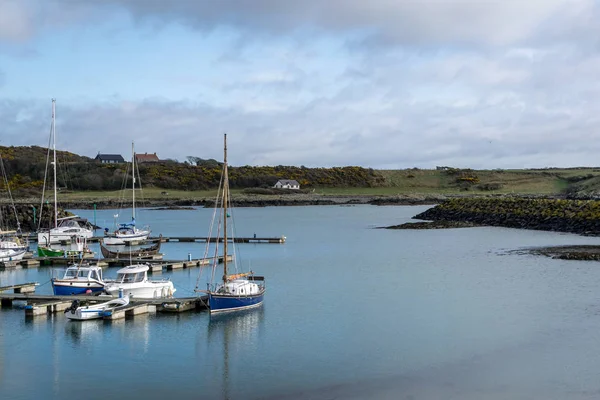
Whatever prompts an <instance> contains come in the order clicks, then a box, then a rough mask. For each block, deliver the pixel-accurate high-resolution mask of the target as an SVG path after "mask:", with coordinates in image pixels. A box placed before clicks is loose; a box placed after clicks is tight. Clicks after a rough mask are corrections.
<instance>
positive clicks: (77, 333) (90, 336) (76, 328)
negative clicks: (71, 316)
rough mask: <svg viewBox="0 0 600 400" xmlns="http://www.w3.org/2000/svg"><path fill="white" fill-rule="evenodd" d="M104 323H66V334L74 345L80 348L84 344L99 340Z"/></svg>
mask: <svg viewBox="0 0 600 400" xmlns="http://www.w3.org/2000/svg"><path fill="white" fill-rule="evenodd" d="M103 325H104V321H102V320H101V319H99V320H90V321H71V320H68V321H66V323H65V328H64V330H65V333H66V334H67V337H68V338H69V339H70V340H71V343H73V344H74V345H77V346H80V345H81V344H82V342H84V343H85V342H90V341H95V340H97V339H98V336H99V335H101V333H100V330H101V329H103V328H104V326H103Z"/></svg>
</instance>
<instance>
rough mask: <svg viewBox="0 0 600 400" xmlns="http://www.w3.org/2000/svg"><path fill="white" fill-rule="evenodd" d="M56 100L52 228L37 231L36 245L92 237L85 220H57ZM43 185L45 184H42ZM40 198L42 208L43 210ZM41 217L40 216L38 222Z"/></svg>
mask: <svg viewBox="0 0 600 400" xmlns="http://www.w3.org/2000/svg"><path fill="white" fill-rule="evenodd" d="M55 115H56V99H52V129H51V137H52V153H53V161H52V169H53V172H54V227H53V228H51V229H50V230H41V229H40V230H39V231H38V245H42V246H49V245H50V244H52V243H60V242H69V241H70V240H71V238H72V237H81V238H86V239H89V238H91V237H92V236H94V228H93V227H92V225H91V224H90V223H89V222H88V220H86V219H85V218H80V217H79V216H77V215H74V216H71V217H66V218H58V200H57V195H56V192H57V180H56V169H57V164H56V118H55ZM44 184H45V182H44ZM43 201H44V199H43V198H42V207H40V209H41V210H43ZM41 220H42V216H41V215H40V221H41Z"/></svg>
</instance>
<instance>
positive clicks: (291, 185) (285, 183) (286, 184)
mask: <svg viewBox="0 0 600 400" xmlns="http://www.w3.org/2000/svg"><path fill="white" fill-rule="evenodd" d="M273 187H274V188H276V189H295V190H298V189H300V184H299V183H298V181H295V180H293V179H280V180H278V181H277V183H276V184H275V185H274V186H273Z"/></svg>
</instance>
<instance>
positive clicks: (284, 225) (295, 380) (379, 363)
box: [0, 206, 600, 399]
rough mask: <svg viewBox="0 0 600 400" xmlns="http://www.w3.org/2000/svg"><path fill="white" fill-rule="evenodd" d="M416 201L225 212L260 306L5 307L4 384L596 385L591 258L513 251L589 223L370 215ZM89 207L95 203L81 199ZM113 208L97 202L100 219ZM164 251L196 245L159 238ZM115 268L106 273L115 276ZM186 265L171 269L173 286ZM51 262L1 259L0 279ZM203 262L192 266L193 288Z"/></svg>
mask: <svg viewBox="0 0 600 400" xmlns="http://www.w3.org/2000/svg"><path fill="white" fill-rule="evenodd" d="M426 208H427V207H422V206H420V207H374V206H355V207H337V206H328V207H314V206H313V207H272V208H248V209H236V210H235V211H236V213H235V215H234V216H235V221H236V224H237V229H236V230H237V235H238V236H251V235H253V234H254V233H256V234H257V236H280V235H285V236H287V242H286V243H285V244H282V245H276V244H257V245H254V244H244V245H239V246H238V252H239V256H240V258H241V259H242V262H243V264H244V265H245V266H247V265H250V266H251V267H252V269H254V270H255V272H257V273H260V274H264V275H265V276H266V277H267V285H268V289H267V295H266V298H265V304H264V305H263V307H262V308H260V309H257V310H253V311H250V312H246V313H242V314H234V315H229V316H221V317H217V318H215V317H212V318H211V317H209V315H208V313H206V312H192V313H183V314H180V315H163V314H159V315H156V316H138V317H135V318H134V319H127V320H123V321H117V322H113V323H105V322H103V321H88V322H84V323H77V322H72V321H67V320H66V318H65V317H64V315H62V314H57V315H56V316H53V317H48V318H36V319H33V320H27V319H26V318H25V316H24V311H23V310H22V309H17V308H12V309H10V308H8V309H7V308H4V309H2V311H1V312H0V399H79V398H85V399H107V398H124V397H126V396H127V397H131V396H134V397H132V398H140V399H165V398H168V399H200V398H202V399H258V398H260V399H263V398H266V399H281V398H285V399H301V398H310V399H332V398H344V399H404V398H406V399H409V398H410V399H483V398H485V399H507V398H510V399H597V398H600V383H599V381H598V379H597V371H598V370H600V334H599V331H600V298H599V290H598V288H599V287H600V264H598V263H596V262H578V261H561V260H552V259H549V258H543V257H535V256H529V255H518V254H508V253H507V251H508V250H512V249H518V248H522V247H527V246H541V245H558V244H584V243H597V242H598V240H599V239H597V238H586V237H580V236H576V235H568V234H559V233H549V232H536V231H522V230H513V229H502V228H471V229H450V230H424V231H401V230H398V231H393V230H379V229H372V228H373V227H376V226H382V225H390V224H397V223H402V222H405V221H408V220H409V219H410V217H411V216H413V215H415V214H417V213H418V212H420V211H422V210H424V209H426ZM78 213H80V215H83V216H86V217H88V218H90V219H91V220H93V218H94V215H93V212H92V211H78ZM113 213H114V211H112V210H108V211H98V212H97V214H96V221H97V224H98V225H101V226H107V227H110V226H111V225H112V221H113V218H112V214H113ZM211 213H212V211H211V210H208V209H198V210H194V211H155V210H145V209H144V210H141V211H140V214H139V215H138V221H140V222H142V223H144V222H147V223H150V224H151V225H152V228H153V233H154V234H158V233H162V234H163V235H165V236H168V235H179V236H185V235H190V236H191V235H196V236H204V235H205V234H206V233H207V231H208V222H209V219H210V215H211ZM163 250H164V253H166V257H167V258H185V257H187V254H188V253H191V254H192V256H193V257H201V256H202V255H203V252H204V244H200V243H197V244H191V243H181V244H179V243H168V244H164V247H163ZM115 271H116V269H113V268H111V269H109V270H108V271H107V272H105V274H107V275H109V276H114V275H115ZM199 271H200V270H199V269H198V268H192V269H188V270H182V271H177V272H174V273H168V274H167V273H165V274H163V276H168V277H171V279H172V280H173V281H174V283H175V286H176V288H177V292H176V296H180V297H183V296H189V295H191V294H192V293H193V289H194V287H195V286H196V282H197V281H198V275H199ZM50 277H51V270H50V268H39V269H37V270H36V269H32V270H27V269H24V270H18V271H10V272H9V271H0V284H1V285H6V284H10V283H19V282H25V281H38V282H40V283H42V286H41V287H39V288H38V293H49V292H50V291H51V287H50V284H49V283H48V281H49V279H50ZM209 278H210V271H209V270H207V269H203V270H202V274H201V276H200V279H199V282H200V286H201V287H202V288H204V287H205V284H204V283H205V282H206V281H207V280H208V279H209Z"/></svg>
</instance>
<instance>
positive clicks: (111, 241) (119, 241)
mask: <svg viewBox="0 0 600 400" xmlns="http://www.w3.org/2000/svg"><path fill="white" fill-rule="evenodd" d="M149 236H150V232H140V233H135V234H124V235H119V234H109V235H105V236H104V239H103V241H104V244H108V245H124V244H128V243H132V242H133V243H136V242H145V241H146V240H147V239H148V237H149Z"/></svg>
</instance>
